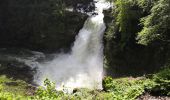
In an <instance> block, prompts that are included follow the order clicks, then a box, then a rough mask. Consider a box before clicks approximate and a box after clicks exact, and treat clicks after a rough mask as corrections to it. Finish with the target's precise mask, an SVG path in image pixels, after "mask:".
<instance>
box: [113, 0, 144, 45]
mask: <svg viewBox="0 0 170 100" xmlns="http://www.w3.org/2000/svg"><path fill="white" fill-rule="evenodd" d="M113 10H115V11H114V12H115V13H114V16H115V21H116V25H117V26H118V32H119V33H120V35H121V36H120V37H121V38H120V42H121V44H122V45H123V46H124V45H126V44H128V43H131V42H134V41H135V36H136V33H137V32H138V31H139V29H140V27H139V26H138V24H139V19H140V17H141V14H142V12H141V9H140V7H139V6H138V2H137V0H115V9H113Z"/></svg>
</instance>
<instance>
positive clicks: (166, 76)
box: [152, 67, 170, 96]
mask: <svg viewBox="0 0 170 100" xmlns="http://www.w3.org/2000/svg"><path fill="white" fill-rule="evenodd" d="M153 81H155V83H156V86H155V87H154V88H153V89H152V91H153V92H157V93H158V94H162V95H169V96H170V67H168V68H165V69H164V70H162V71H160V72H158V73H156V74H155V75H153Z"/></svg>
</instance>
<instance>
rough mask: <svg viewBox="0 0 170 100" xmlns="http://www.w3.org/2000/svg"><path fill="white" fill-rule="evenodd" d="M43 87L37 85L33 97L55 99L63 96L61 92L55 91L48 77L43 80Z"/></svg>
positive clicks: (47, 99) (42, 99)
mask: <svg viewBox="0 0 170 100" xmlns="http://www.w3.org/2000/svg"><path fill="white" fill-rule="evenodd" d="M44 86H45V87H39V89H38V90H37V92H36V96H35V98H34V99H36V100H56V99H58V98H59V97H60V96H63V95H64V94H63V92H57V91H56V89H55V83H53V82H50V81H49V80H48V79H46V80H45V81H44Z"/></svg>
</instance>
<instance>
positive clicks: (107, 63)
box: [0, 0, 170, 100]
mask: <svg viewBox="0 0 170 100" xmlns="http://www.w3.org/2000/svg"><path fill="white" fill-rule="evenodd" d="M97 1H100V0H97ZM107 2H110V3H111V4H112V6H111V7H110V8H109V9H105V10H104V11H103V13H104V22H105V25H106V29H105V32H104V36H103V38H102V39H103V44H104V54H103V66H104V70H105V72H104V73H105V75H104V76H103V80H102V87H103V89H93V90H91V89H87V88H75V89H74V90H73V92H72V93H65V92H64V90H63V91H58V90H56V87H55V86H56V85H55V84H57V83H55V82H53V80H50V79H45V80H44V87H41V86H38V85H37V84H35V83H34V82H33V78H35V77H34V74H35V73H36V68H31V67H30V66H29V65H28V64H27V63H26V64H25V62H23V60H22V59H25V58H26V57H27V58H31V57H32V55H33V54H34V53H32V52H31V51H38V52H43V53H44V54H46V58H48V60H49V59H53V58H54V57H53V56H51V55H52V54H54V53H55V54H56V53H59V52H62V53H70V51H72V49H71V48H72V46H73V43H74V41H75V40H76V39H77V35H78V33H79V31H80V30H81V29H82V28H83V25H84V23H87V22H85V21H86V20H88V17H89V16H91V15H89V14H91V12H95V8H96V7H95V3H96V0H94V1H93V0H45V1H43V0H1V1H0V100H151V99H154V100H170V97H169V96H170V0H107ZM81 10H83V12H81ZM94 15H96V16H97V15H98V14H96V13H92V16H94ZM94 47H95V46H94ZM80 49H81V48H80ZM89 51H90V50H89ZM10 56H15V57H19V56H20V58H21V60H20V61H18V58H17V59H16V58H14V59H13V58H12V57H10ZM55 56H56V55H55ZM31 59H34V58H33V57H32V58H31ZM35 60H37V61H40V62H42V61H44V58H43V57H41V56H40V57H39V56H38V57H37V58H36V59H35ZM31 61H32V60H31ZM35 66H36V65H35ZM47 67H48V66H47ZM63 68H64V66H63ZM94 75H95V74H94ZM63 87H64V86H63Z"/></svg>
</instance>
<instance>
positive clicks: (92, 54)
mask: <svg viewBox="0 0 170 100" xmlns="http://www.w3.org/2000/svg"><path fill="white" fill-rule="evenodd" d="M95 6H96V10H95V12H96V13H97V15H95V16H91V17H89V18H88V19H87V20H86V22H85V24H84V27H83V28H82V29H81V30H80V31H79V34H78V35H77V37H76V41H75V42H74V45H73V47H72V50H71V53H69V54H58V55H57V57H56V58H55V59H54V60H52V61H48V62H45V63H43V64H40V66H39V67H38V73H37V74H36V75H35V82H37V83H38V84H40V85H42V84H43V81H44V79H45V78H48V79H50V80H51V81H53V82H56V84H57V86H56V87H57V89H62V88H63V86H64V88H71V89H73V88H89V89H101V88H102V77H103V45H102V38H103V33H104V30H105V28H106V27H105V24H104V22H103V18H104V15H103V10H104V9H107V8H108V3H105V2H104V0H96V3H95Z"/></svg>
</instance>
